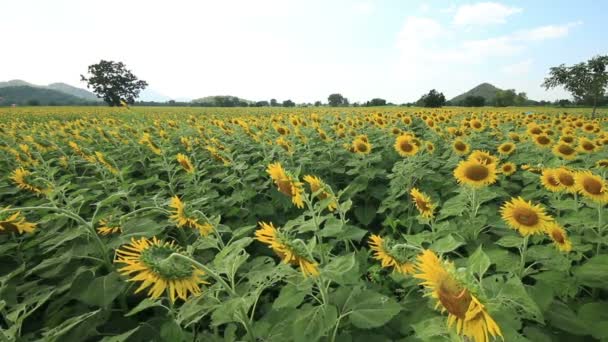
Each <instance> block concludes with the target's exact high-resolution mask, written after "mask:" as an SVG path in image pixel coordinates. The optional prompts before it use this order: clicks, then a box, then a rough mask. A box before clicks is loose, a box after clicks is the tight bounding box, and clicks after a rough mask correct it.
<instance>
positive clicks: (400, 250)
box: [369, 234, 414, 275]
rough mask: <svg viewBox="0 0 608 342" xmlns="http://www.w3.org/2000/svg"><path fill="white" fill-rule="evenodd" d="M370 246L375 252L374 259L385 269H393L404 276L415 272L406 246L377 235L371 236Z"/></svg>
mask: <svg viewBox="0 0 608 342" xmlns="http://www.w3.org/2000/svg"><path fill="white" fill-rule="evenodd" d="M369 246H370V248H371V249H372V251H373V258H374V259H376V260H379V261H380V265H381V266H382V267H383V268H391V267H392V268H393V270H394V271H396V272H398V273H401V274H404V275H405V274H408V273H412V272H413V271H414V264H413V263H412V262H410V261H409V260H410V257H409V255H408V251H407V249H406V248H404V247H405V246H403V245H400V244H396V243H394V242H393V241H392V240H390V239H383V238H382V237H380V236H378V235H375V234H373V235H371V236H370V238H369Z"/></svg>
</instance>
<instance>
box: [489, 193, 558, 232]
mask: <svg viewBox="0 0 608 342" xmlns="http://www.w3.org/2000/svg"><path fill="white" fill-rule="evenodd" d="M500 212H501V216H502V219H503V220H504V221H505V222H506V223H507V225H508V226H509V227H511V228H512V229H515V230H517V231H518V232H519V233H520V234H521V235H523V236H528V235H534V234H541V233H543V232H544V231H545V229H546V227H547V225H548V224H549V222H551V221H552V219H551V218H550V217H549V216H548V215H547V214H546V213H545V209H544V208H542V207H541V206H540V205H539V204H537V205H533V204H532V203H531V202H526V200H524V199H523V198H521V197H518V198H512V199H511V200H510V201H508V202H506V203H505V204H504V205H503V206H502V208H501V209H500Z"/></svg>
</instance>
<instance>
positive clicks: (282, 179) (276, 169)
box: [266, 163, 304, 208]
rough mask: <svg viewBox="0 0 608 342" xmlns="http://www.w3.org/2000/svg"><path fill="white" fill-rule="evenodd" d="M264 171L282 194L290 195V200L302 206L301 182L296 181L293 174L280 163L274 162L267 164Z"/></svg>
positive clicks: (302, 190) (302, 191)
mask: <svg viewBox="0 0 608 342" xmlns="http://www.w3.org/2000/svg"><path fill="white" fill-rule="evenodd" d="M266 172H267V173H268V174H269V175H270V178H272V180H273V181H274V184H275V185H276V186H277V188H278V190H279V191H280V192H282V193H283V194H285V195H287V196H289V197H291V202H292V203H293V204H294V205H295V206H296V207H298V208H303V207H304V200H303V199H302V193H304V189H303V188H302V183H301V182H299V181H297V180H296V179H295V177H294V176H292V175H291V174H289V173H287V172H286V171H285V170H284V169H283V166H281V163H274V164H270V165H268V169H266Z"/></svg>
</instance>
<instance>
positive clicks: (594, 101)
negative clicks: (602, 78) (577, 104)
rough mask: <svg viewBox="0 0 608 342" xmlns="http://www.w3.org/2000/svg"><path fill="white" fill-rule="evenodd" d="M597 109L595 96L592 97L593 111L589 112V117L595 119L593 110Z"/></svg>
mask: <svg viewBox="0 0 608 342" xmlns="http://www.w3.org/2000/svg"><path fill="white" fill-rule="evenodd" d="M596 109H597V96H594V97H593V112H591V118H592V119H595V110H596Z"/></svg>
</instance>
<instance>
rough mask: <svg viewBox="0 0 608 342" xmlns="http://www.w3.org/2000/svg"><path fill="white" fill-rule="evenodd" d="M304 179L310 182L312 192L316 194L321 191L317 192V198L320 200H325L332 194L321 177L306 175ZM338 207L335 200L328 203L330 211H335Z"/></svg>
mask: <svg viewBox="0 0 608 342" xmlns="http://www.w3.org/2000/svg"><path fill="white" fill-rule="evenodd" d="M303 179H304V181H305V182H306V183H308V186H309V187H310V192H311V193H313V194H315V193H317V192H319V193H318V194H317V198H319V199H320V200H325V199H328V198H330V197H331V194H330V193H329V192H328V191H327V188H328V186H327V185H326V184H325V182H323V181H322V180H321V178H319V177H317V176H312V175H306V176H304V178H303ZM337 207H338V204H337V203H336V201H335V200H334V201H331V202H330V203H329V204H328V205H327V209H329V211H334V210H336V208H337Z"/></svg>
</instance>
